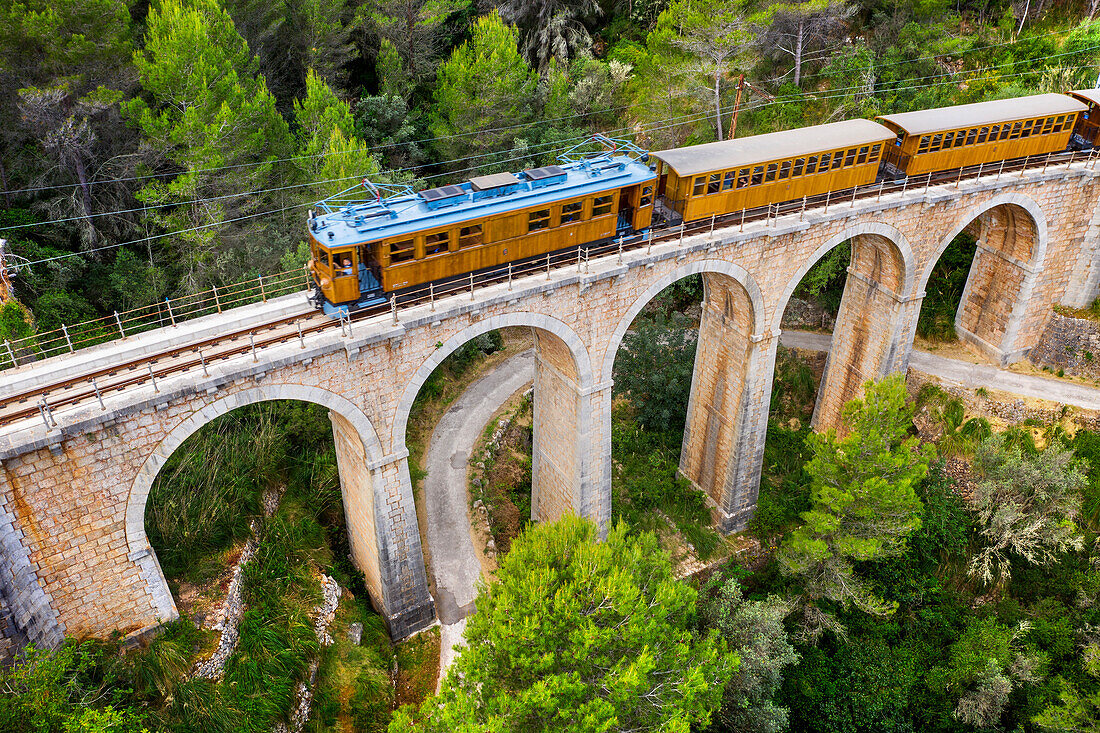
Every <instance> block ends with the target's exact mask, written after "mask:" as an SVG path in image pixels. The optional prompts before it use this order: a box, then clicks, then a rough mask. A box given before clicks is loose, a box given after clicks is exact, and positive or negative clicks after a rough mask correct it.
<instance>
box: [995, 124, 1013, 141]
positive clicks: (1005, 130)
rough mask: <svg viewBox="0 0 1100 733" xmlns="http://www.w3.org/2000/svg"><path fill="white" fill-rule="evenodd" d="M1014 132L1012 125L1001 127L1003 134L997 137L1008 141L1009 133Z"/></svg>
mask: <svg viewBox="0 0 1100 733" xmlns="http://www.w3.org/2000/svg"><path fill="white" fill-rule="evenodd" d="M1010 132H1012V125H1001V134H1000V135H999V136H998V137H997V139H998V140H1006V139H1007V138H1008V133H1010Z"/></svg>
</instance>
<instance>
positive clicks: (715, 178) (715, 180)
mask: <svg viewBox="0 0 1100 733" xmlns="http://www.w3.org/2000/svg"><path fill="white" fill-rule="evenodd" d="M721 188H722V174H721V173H711V174H710V181H709V182H708V183H707V193H708V194H710V193H718V191H720V190H721Z"/></svg>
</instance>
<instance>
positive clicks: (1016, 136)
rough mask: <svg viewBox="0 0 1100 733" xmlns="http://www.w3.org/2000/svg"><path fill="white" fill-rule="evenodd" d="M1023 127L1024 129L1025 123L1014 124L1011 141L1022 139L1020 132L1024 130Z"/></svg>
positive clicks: (1010, 136) (1009, 137)
mask: <svg viewBox="0 0 1100 733" xmlns="http://www.w3.org/2000/svg"><path fill="white" fill-rule="evenodd" d="M1023 127H1024V123H1023V122H1017V123H1015V124H1013V125H1012V134H1011V135H1009V136H1008V139H1009V140H1019V139H1020V130H1022V129H1023Z"/></svg>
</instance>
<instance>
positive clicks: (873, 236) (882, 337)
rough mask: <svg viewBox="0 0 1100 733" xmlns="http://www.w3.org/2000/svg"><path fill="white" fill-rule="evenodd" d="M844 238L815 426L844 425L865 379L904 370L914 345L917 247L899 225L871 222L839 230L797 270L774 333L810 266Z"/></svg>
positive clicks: (774, 321)
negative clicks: (911, 318) (911, 320)
mask: <svg viewBox="0 0 1100 733" xmlns="http://www.w3.org/2000/svg"><path fill="white" fill-rule="evenodd" d="M846 241H850V242H851V248H852V250H851V253H852V254H851V264H850V265H849V267H848V277H847V279H846V281H845V284H844V294H843V296H842V297H841V301H840V311H839V312H838V313H837V319H836V324H835V326H834V328H833V340H832V346H831V348H830V349H829V356H828V359H827V361H826V362H825V373H824V374H823V375H822V378H821V386H820V388H819V390H818V398H817V403H816V405H815V406H814V415H813V424H814V426H815V427H816V428H818V429H824V428H829V427H836V428H840V427H842V426H841V425H840V412H841V408H842V407H843V406H844V403H845V402H847V401H848V400H851V399H853V398H855V397H858V396H859V395H860V393H861V392H862V389H863V385H864V384H865V383H866V382H867V381H868V380H870V379H878V378H880V377H883V376H885V375H886V374H889V373H891V372H893V371H897V370H899V369H904V368H905V367H906V366H907V364H908V355H909V344H910V343H911V340H912V339H911V337H909V331H908V328H907V323H908V321H907V311H908V303H909V301H910V299H911V293H912V292H913V282H914V279H915V271H916V268H915V257H914V254H913V248H912V246H911V245H910V244H909V241H908V239H907V238H906V237H905V235H904V234H902V233H901V232H900V231H898V230H897V229H896V228H895V227H892V226H890V225H889V224H884V223H882V222H872V221H864V222H859V223H857V224H854V225H852V226H849V227H846V228H845V229H843V230H842V231H840V232H838V233H836V234H835V235H833V236H832V237H830V238H829V239H827V240H826V241H825V242H824V243H822V245H821V246H820V247H818V248H817V249H816V250H815V251H814V253H813V254H812V255H811V256H810V257H809V258H807V259H806V261H805V262H803V263H802V264H801V265H800V266H799V268H798V270H797V271H796V272H795V274H794V276H793V277H791V279H790V280H789V281H788V282H787V284H786V286H785V287H784V288H783V292H782V295H781V296H780V298H779V300H778V301H777V302H776V305H775V312H774V313H772V323H771V328H772V332H773V333H779V330H780V324H781V323H782V320H783V312H784V311H785V310H786V307H787V304H788V303H789V302H790V299H791V297H792V295H793V294H794V291H795V288H796V287H798V283H799V282H801V281H802V278H803V277H804V276H805V275H806V273H807V272H809V271H810V268H811V267H813V266H814V265H815V264H816V263H817V262H818V261H819V260H820V259H821V258H822V257H824V256H825V255H826V254H827V253H828V252H830V251H831V250H832V249H834V248H835V247H837V246H840V245H841V244H843V243H844V242H846ZM772 359H773V361H772V362H771V363H770V364H769V366H768V369H769V371H774V369H775V363H774V352H773V354H772Z"/></svg>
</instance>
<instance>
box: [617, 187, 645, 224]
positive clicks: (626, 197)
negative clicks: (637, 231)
mask: <svg viewBox="0 0 1100 733" xmlns="http://www.w3.org/2000/svg"><path fill="white" fill-rule="evenodd" d="M640 188H641V186H640V185H634V186H629V187H627V188H624V189H621V190H620V191H619V221H618V223H617V224H616V225H615V230H616V231H620V232H621V231H623V230H624V229H630V228H631V227H632V226H633V223H634V209H635V208H636V207H637V206H638V190H639V189H640Z"/></svg>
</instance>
